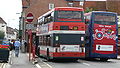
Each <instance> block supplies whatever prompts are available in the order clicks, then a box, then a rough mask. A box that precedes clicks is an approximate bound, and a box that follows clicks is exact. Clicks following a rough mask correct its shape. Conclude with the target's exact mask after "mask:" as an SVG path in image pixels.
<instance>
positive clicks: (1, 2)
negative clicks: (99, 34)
mask: <svg viewBox="0 0 120 68" xmlns="http://www.w3.org/2000/svg"><path fill="white" fill-rule="evenodd" d="M21 1H22V0H0V17H2V18H3V19H4V20H5V22H6V23H7V26H9V27H12V28H17V29H19V17H20V16H21V12H22V2H21ZM86 1H106V0H86Z"/></svg>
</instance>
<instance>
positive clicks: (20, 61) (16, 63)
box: [11, 52, 37, 68]
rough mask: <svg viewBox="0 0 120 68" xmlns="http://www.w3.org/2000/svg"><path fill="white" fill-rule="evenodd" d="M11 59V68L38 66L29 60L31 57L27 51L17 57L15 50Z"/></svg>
mask: <svg viewBox="0 0 120 68" xmlns="http://www.w3.org/2000/svg"><path fill="white" fill-rule="evenodd" d="M11 60H12V64H11V68H37V67H36V66H35V65H34V64H32V63H31V62H29V57H28V56H27V54H26V53H20V54H19V57H15V55H14V52H13V54H12V58H11Z"/></svg>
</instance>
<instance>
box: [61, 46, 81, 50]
mask: <svg viewBox="0 0 120 68" xmlns="http://www.w3.org/2000/svg"><path fill="white" fill-rule="evenodd" d="M60 51H61V52H79V45H60Z"/></svg>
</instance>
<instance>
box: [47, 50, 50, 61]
mask: <svg viewBox="0 0 120 68" xmlns="http://www.w3.org/2000/svg"><path fill="white" fill-rule="evenodd" d="M46 58H47V61H50V56H49V48H47V57H46Z"/></svg>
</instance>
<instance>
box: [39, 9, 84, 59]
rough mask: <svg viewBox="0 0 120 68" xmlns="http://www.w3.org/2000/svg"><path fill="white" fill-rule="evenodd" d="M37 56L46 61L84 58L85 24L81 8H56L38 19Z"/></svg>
mask: <svg viewBox="0 0 120 68" xmlns="http://www.w3.org/2000/svg"><path fill="white" fill-rule="evenodd" d="M38 23H39V25H38V26H37V36H38V37H39V46H38V50H37V51H38V54H40V55H41V56H45V57H47V58H48V59H55V58H66V59H70V58H71V59H78V58H80V56H84V54H83V52H84V36H85V23H84V13H83V9H82V8H75V7H56V8H54V9H53V10H51V11H49V12H47V13H45V14H44V15H42V16H40V17H39V18H38Z"/></svg>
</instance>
